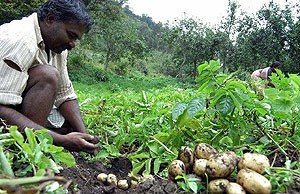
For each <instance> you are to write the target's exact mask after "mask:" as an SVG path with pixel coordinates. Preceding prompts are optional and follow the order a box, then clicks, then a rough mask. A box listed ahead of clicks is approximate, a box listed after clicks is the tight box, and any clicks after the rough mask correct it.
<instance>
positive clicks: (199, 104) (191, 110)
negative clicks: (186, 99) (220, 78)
mask: <svg viewBox="0 0 300 194" xmlns="http://www.w3.org/2000/svg"><path fill="white" fill-rule="evenodd" d="M205 106H206V102H205V100H204V99H203V98H195V99H193V100H192V101H191V102H190V104H189V105H188V107H187V114H188V116H189V117H194V116H195V114H196V113H198V112H199V111H200V110H202V109H204V108H205Z"/></svg>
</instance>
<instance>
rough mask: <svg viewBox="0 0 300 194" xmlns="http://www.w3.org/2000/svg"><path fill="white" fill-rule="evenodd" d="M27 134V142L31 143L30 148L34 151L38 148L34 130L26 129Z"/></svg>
mask: <svg viewBox="0 0 300 194" xmlns="http://www.w3.org/2000/svg"><path fill="white" fill-rule="evenodd" d="M24 131H25V134H26V137H27V141H28V143H29V146H30V148H31V149H32V150H34V149H35V147H36V146H37V141H36V139H35V134H34V133H33V130H32V129H29V128H25V130H24Z"/></svg>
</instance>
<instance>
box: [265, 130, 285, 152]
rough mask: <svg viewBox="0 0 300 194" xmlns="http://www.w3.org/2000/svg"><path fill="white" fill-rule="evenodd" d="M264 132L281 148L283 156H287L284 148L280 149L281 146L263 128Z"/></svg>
mask: <svg viewBox="0 0 300 194" xmlns="http://www.w3.org/2000/svg"><path fill="white" fill-rule="evenodd" d="M264 133H265V134H266V135H267V136H268V138H269V139H271V140H272V141H273V142H274V144H275V145H276V146H277V147H278V148H279V149H280V150H281V152H282V153H283V154H284V155H285V156H287V155H288V154H287V153H286V152H285V151H284V149H282V147H281V146H280V145H279V144H278V143H277V142H276V141H275V140H274V139H273V137H272V136H271V135H270V134H269V133H267V132H266V131H265V130H264Z"/></svg>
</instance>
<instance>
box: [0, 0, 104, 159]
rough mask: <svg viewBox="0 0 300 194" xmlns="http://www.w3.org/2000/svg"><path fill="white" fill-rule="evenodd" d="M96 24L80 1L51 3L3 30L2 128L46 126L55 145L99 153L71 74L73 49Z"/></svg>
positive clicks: (0, 74) (0, 75) (53, 0)
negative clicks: (9, 126)
mask: <svg viewBox="0 0 300 194" xmlns="http://www.w3.org/2000/svg"><path fill="white" fill-rule="evenodd" d="M92 24H93V20H92V18H91V16H90V15H89V14H88V13H87V11H86V9H85V6H84V4H83V3H82V2H81V1H80V0H48V1H47V2H46V3H45V4H44V5H42V6H41V7H40V8H39V9H38V11H37V12H35V13H33V14H31V15H30V16H28V17H24V18H22V19H20V20H14V21H11V22H10V23H6V24H3V25H1V26H0V34H1V36H0V58H1V60H0V119H1V120H0V121H2V122H0V126H1V125H16V126H18V127H19V130H20V131H21V132H22V131H23V130H24V128H26V127H28V128H32V129H36V130H38V129H45V128H46V129H48V132H49V134H50V135H51V136H52V137H53V142H54V144H55V145H58V146H63V147H64V148H66V149H68V150H70V151H84V152H88V153H94V151H95V150H96V149H97V148H98V147H99V145H98V144H93V143H90V142H91V141H92V140H93V138H94V137H93V136H92V135H89V134H87V131H86V128H85V125H84V122H83V119H82V116H81V113H80V109H79V105H78V103H77V100H76V99H77V96H76V94H75V92H74V89H73V86H72V83H71V81H70V79H69V76H68V71H67V53H68V50H71V49H72V48H74V47H75V42H76V40H77V39H80V37H81V36H82V35H83V34H84V33H86V32H88V31H89V30H90V28H91V26H92ZM3 121H4V122H3ZM1 123H2V124H1Z"/></svg>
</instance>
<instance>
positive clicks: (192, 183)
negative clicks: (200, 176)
mask: <svg viewBox="0 0 300 194" xmlns="http://www.w3.org/2000/svg"><path fill="white" fill-rule="evenodd" d="M188 185H189V188H190V189H191V190H192V191H193V192H194V193H197V191H198V185H197V183H196V182H192V181H189V182H188Z"/></svg>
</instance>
